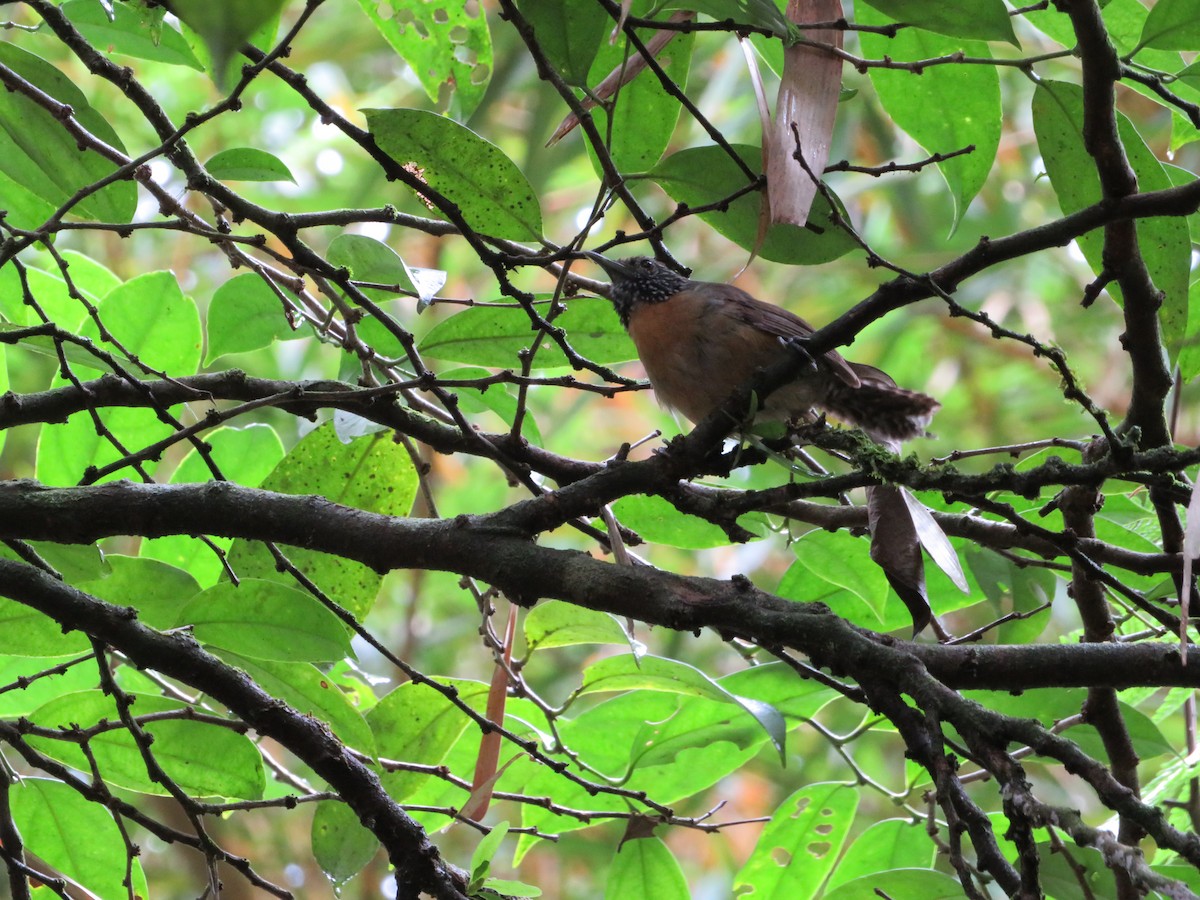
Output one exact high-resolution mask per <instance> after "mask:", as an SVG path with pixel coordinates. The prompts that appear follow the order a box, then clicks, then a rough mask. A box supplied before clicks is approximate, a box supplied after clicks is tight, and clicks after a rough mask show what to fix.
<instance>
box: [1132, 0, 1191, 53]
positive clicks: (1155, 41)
mask: <svg viewBox="0 0 1200 900" xmlns="http://www.w3.org/2000/svg"><path fill="white" fill-rule="evenodd" d="M1138 44H1139V45H1140V46H1145V47H1156V48H1158V49H1159V50H1196V49H1197V48H1200V3H1197V2H1196V0H1158V2H1157V3H1155V4H1154V5H1153V6H1152V7H1150V13H1149V15H1147V16H1146V24H1145V25H1144V26H1143V27H1142V35H1141V39H1140V40H1139V41H1138Z"/></svg>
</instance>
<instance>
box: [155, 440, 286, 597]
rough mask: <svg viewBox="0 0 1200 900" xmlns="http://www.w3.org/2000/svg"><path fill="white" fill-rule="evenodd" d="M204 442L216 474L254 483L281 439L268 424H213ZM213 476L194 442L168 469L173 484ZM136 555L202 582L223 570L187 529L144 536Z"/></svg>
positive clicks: (278, 453) (277, 453) (224, 541)
mask: <svg viewBox="0 0 1200 900" xmlns="http://www.w3.org/2000/svg"><path fill="white" fill-rule="evenodd" d="M205 443H207V444H208V445H209V455H210V456H211V457H212V458H213V460H214V461H215V462H216V464H217V466H218V468H219V469H220V471H221V474H222V475H224V476H225V478H227V479H228V480H229V481H232V482H234V483H236V484H240V485H243V486H245V487H258V485H259V484H261V483H262V480H263V479H264V478H266V477H267V476H268V475H269V474H271V470H272V469H274V468H275V466H276V464H277V463H278V462H279V461H280V460H281V459H283V444H282V443H281V442H280V440H279V435H277V434H276V433H275V430H274V429H273V428H271V427H270V426H269V425H262V424H256V425H248V426H247V427H245V428H229V427H222V428H217V429H215V430H213V431H210V432H208V434H207V435H205ZM212 480H213V474H212V472H211V471H210V470H209V468H208V464H207V463H206V462H205V460H204V459H203V457H201V455H200V452H199V451H198V450H196V449H195V448H193V449H191V450H189V451H188V453H187V455H186V456H185V457H184V458H183V460H182V461H181V462H180V463H179V468H177V469H176V470H175V471H174V472H173V473H172V474H171V483H172V484H186V483H189V482H206V481H212ZM210 540H211V541H213V543H215V544H216V545H217V546H218V547H220V548H222V549H225V550H227V549H229V547H230V545H231V544H232V543H233V541H232V540H230V539H229V538H222V537H212V538H210ZM141 555H142V556H145V557H151V558H153V559H158V560H162V561H163V562H165V563H170V564H171V565H172V566H176V567H177V568H180V569H184V570H186V571H188V572H190V573H191V575H192V577H193V578H195V579H196V581H197V582H198V583H199V584H200V585H202V586H204V587H208V586H210V585H212V584H213V583H214V582H216V580H217V579H218V578H220V577H221V575H222V574H223V573H224V571H225V570H224V568H223V567H222V566H221V560H220V559H219V558H218V557H217V554H216V553H215V552H213V550H212V549H211V548H210V547H208V546H206V545H205V544H204V543H202V542H201V541H200V540H198V539H197V538H194V537H192V536H190V535H186V534H172V535H168V536H166V537H161V538H151V539H149V540H143V541H142V548H141Z"/></svg>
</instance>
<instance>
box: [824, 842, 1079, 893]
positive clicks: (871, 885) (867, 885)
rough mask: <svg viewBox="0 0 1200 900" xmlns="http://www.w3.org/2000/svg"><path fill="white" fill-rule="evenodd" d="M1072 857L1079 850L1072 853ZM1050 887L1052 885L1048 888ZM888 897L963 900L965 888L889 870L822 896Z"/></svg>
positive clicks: (924, 873)
mask: <svg viewBox="0 0 1200 900" xmlns="http://www.w3.org/2000/svg"><path fill="white" fill-rule="evenodd" d="M1071 853H1072V855H1073V854H1074V853H1075V848H1072V849H1071ZM1044 886H1047V887H1048V885H1044ZM1078 890H1079V883H1078V882H1075V884H1074V888H1073V890H1072V892H1071V893H1067V894H1059V895H1057V896H1061V897H1075V896H1078V894H1077V893H1076V892H1077V891H1078ZM880 891H883V892H884V894H885V895H886V896H888V897H896V898H899V897H914V898H918V897H919V898H920V900H961V898H962V895H963V892H962V885H961V884H959V883H958V881H957V880H956V879H954V878H951V877H950V876H949V875H946V874H943V873H942V872H936V871H934V870H932V869H903V868H897V869H889V870H887V871H883V872H875V873H873V874H871V875H865V876H863V877H862V878H856V879H854V880H853V881H848V882H846V883H845V884H842V885H840V886H839V887H837V888H835V889H833V890H831V891H829V892H828V893H826V894H822V895H821V898H822V900H879V892H880Z"/></svg>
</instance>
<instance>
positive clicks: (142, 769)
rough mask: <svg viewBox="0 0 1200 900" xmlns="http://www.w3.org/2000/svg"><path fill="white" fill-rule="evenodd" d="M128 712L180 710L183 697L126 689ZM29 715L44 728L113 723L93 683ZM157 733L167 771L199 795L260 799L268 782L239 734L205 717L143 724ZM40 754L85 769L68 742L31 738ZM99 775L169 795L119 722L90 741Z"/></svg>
mask: <svg viewBox="0 0 1200 900" xmlns="http://www.w3.org/2000/svg"><path fill="white" fill-rule="evenodd" d="M130 696H131V697H132V698H133V700H134V705H133V708H132V712H133V715H135V716H145V715H149V714H151V713H160V712H167V711H171V710H181V709H184V708H185V706H186V704H183V703H180V702H179V701H176V700H169V699H167V698H165V697H158V696H155V695H153V694H131V695H130ZM31 718H32V720H33V721H34V722H37V723H38V724H39V725H44V726H46V727H48V728H65V727H68V726H69V725H71V724H77V725H80V726H81V727H84V728H88V727H91V726H93V725H95V724H97V723H99V722H101V721H103V720H108V721H109V722H114V723H115V722H118V721H119V720H118V714H117V709H116V705H115V703H114V701H113V699H112V697H110V696H108V695H107V694H104V693H103V692H101V691H98V690H92V691H82V692H80V693H76V694H67V695H65V696H62V697H58V698H56V699H54V700H52V701H50V702H49V703H47V704H46V705H45V706H42V707H40V708H39V709H37V710H35V711H34V713H33V714H32V716H31ZM142 728H143V729H144V730H145V731H147V732H149V733H150V734H152V735H153V736H154V743H153V747H154V749H153V753H154V758H155V759H156V760H158V763H159V765H161V766H162V768H163V770H164V771H165V772H166V773H167V775H168V776H169V777H170V778H171V779H173V780H174V781H175V782H176V783H177V784H178V785H179V786H180V787H181V788H183V790H185V791H187V792H188V793H189V794H193V795H195V796H198V797H201V796H203V797H236V798H238V799H242V800H257V799H260V798H261V797H262V795H263V788H264V786H265V784H266V782H265V775H264V773H263V764H262V757H261V755H260V754H259V752H258V749H257V748H256V747H255V746H254V743H253V742H252V741H251V740H250V739H249V738H247V737H246V736H245V735H243V734H238V733H237V732H236V731H234V730H231V729H229V728H222V727H219V726H217V725H212V724H209V723H206V722H196V721H191V720H188V719H167V720H163V721H157V722H146V723H143V725H142ZM31 740H32V741H35V742H36V744H37V746H38V749H39V750H41V751H42V752H43V753H46V754H47V755H49V756H51V757H53V758H55V759H57V760H60V761H61V762H63V763H66V764H67V765H69V766H71V767H72V768H75V769H79V770H81V771H84V772H87V771H90V767H89V764H88V761H87V757H86V756H85V755H84V753H83V751H82V750H81V749H80V748H79V747H78V745H76V744H75V743H73V742H69V741H55V740H50V739H49V738H31ZM88 743H89V747H90V749H91V752H92V756H93V757H94V758H95V760H96V765H97V766H98V767H99V768H100V772H101V775H102V776H103V777H104V778H105V780H107V781H109V782H111V783H112V784H115V785H119V786H121V787H124V788H128V789H129V790H132V791H139V792H141V793H144V794H155V795H166V793H167V790H166V788H165V787H163V786H162V785H161V784H159V783H158V782H156V781H154V780H153V779H151V777H150V775H149V773H148V772H147V771H146V762H145V760H144V759H143V757H142V753H141V750H140V749H139V748H138V745H137V742H136V741H135V740H134V738H133V735H131V734H130V733H129V732H128V731H127V730H125V729H124V728H123V727H117V728H113V729H110V730H107V731H102V732H101V733H99V734H98V735H96V736H95V737H93V738H92V739H91V740H90V741H89V742H88Z"/></svg>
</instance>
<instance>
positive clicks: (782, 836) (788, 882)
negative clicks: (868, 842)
mask: <svg viewBox="0 0 1200 900" xmlns="http://www.w3.org/2000/svg"><path fill="white" fill-rule="evenodd" d="M857 807H858V792H857V791H856V790H855V789H854V788H853V787H847V786H846V785H844V784H810V785H808V786H806V787H802V788H801V789H800V790H798V791H796V793H794V794H792V795H791V796H790V797H788V798H787V799H786V800H784V801H783V802H782V803H780V804H779V807H778V809H776V810H775V815H773V816H771V821H770V822H768V823H767V827H766V828H765V829H763V833H762V835H761V836H760V837H759V839H758V844H757V846H755V848H754V852H753V853H751V854H750V858H749V859H748V860H746V864H745V865H744V866H742V870H741V871H740V872H738V875H737V878H736V879H735V880H734V883H733V886H734V893H735V894H737V895H738V896H741V895H743V894H748V895H752V896H753V897H755V900H769V898H783V897H809V896H812V893H813V890H814V888H815V887H816V886H817V885H819V884H821V883H822V882H823V881H824V880H825V878H826V876H828V875H829V873H830V872H831V871H832V870H833V866H834V863H835V862H837V860H838V857H840V856H841V854H842V850H843V849H844V847H845V844H846V837H847V835H848V834H849V833H850V825H851V824H852V823H853V822H854V811H855V809H856V808H857Z"/></svg>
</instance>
